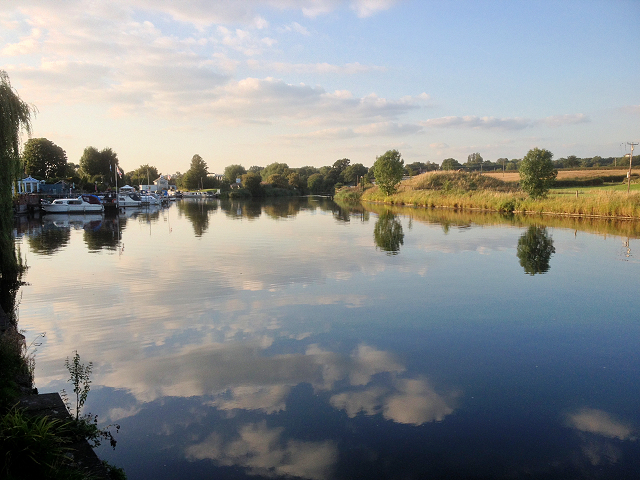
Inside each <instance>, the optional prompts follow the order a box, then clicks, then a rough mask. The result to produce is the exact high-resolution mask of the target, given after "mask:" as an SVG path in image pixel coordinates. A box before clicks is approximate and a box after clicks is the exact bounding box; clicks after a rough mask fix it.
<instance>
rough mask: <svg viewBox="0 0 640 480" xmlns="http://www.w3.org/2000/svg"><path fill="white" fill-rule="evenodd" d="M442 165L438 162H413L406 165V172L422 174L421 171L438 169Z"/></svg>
mask: <svg viewBox="0 0 640 480" xmlns="http://www.w3.org/2000/svg"><path fill="white" fill-rule="evenodd" d="M439 168H440V167H439V165H438V164H437V163H431V162H427V163H423V162H413V163H409V164H407V165H405V166H404V170H405V173H406V174H407V175H410V176H414V175H420V174H421V173H425V172H431V171H433V170H438V169H439Z"/></svg>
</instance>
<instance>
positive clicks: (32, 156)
mask: <svg viewBox="0 0 640 480" xmlns="http://www.w3.org/2000/svg"><path fill="white" fill-rule="evenodd" d="M22 161H23V162H24V168H25V172H26V173H27V174H28V175H31V176H33V177H38V178H42V179H45V178H54V177H55V178H59V177H64V176H65V173H66V171H67V154H66V152H65V151H64V150H63V149H62V148H61V147H59V146H58V145H56V144H55V143H53V142H52V141H51V140H48V139H46V138H31V139H29V140H27V142H26V143H25V144H24V151H23V153H22Z"/></svg>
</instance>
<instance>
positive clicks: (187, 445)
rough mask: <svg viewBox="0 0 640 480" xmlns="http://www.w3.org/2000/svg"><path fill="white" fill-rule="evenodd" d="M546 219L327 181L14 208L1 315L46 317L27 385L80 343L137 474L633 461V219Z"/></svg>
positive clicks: (124, 455)
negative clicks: (71, 206)
mask: <svg viewBox="0 0 640 480" xmlns="http://www.w3.org/2000/svg"><path fill="white" fill-rule="evenodd" d="M549 221H550V222H552V223H550V224H547V226H545V225H543V224H540V223H538V224H535V223H534V222H533V221H532V220H523V221H522V222H523V223H521V221H518V220H504V219H500V218H499V217H496V216H492V217H481V216H480V217H470V216H464V215H456V214H454V213H452V212H428V211H424V210H421V211H419V210H406V211H403V212H391V211H388V210H385V209H384V208H382V207H375V212H367V211H365V210H363V209H361V211H356V212H349V211H347V210H344V209H341V208H339V207H338V206H337V205H335V204H334V203H332V202H331V201H329V200H326V199H298V200H292V201H289V200H284V201H281V202H271V203H264V204H262V203H242V202H236V203H231V202H218V201H215V202H210V203H197V202H187V201H183V202H180V203H177V204H175V205H172V206H171V207H170V208H168V209H165V210H161V211H152V212H144V211H143V212H135V213H131V214H128V215H127V216H120V218H114V219H103V218H102V217H100V216H98V217H71V218H69V217H64V216H62V217H45V218H44V220H43V221H42V222H40V221H35V222H31V223H27V222H26V221H23V222H22V223H21V224H20V226H19V228H18V244H19V245H20V249H21V252H22V255H23V257H26V260H27V264H28V265H29V270H28V272H27V278H26V281H27V282H28V286H25V287H23V289H22V290H21V295H22V298H21V301H20V310H19V314H20V324H19V326H20V328H22V329H24V330H26V332H25V335H26V337H27V340H28V341H31V340H32V339H34V338H36V336H37V334H38V333H41V332H46V336H45V337H44V338H43V339H41V342H42V345H40V346H39V347H37V352H36V384H37V387H38V388H39V390H40V391H41V392H48V391H59V390H61V389H62V388H66V389H67V391H70V390H71V388H70V386H69V385H68V384H66V383H65V382H66V379H67V377H68V373H67V372H66V370H65V368H64V360H65V358H66V357H67V356H71V355H73V351H74V350H78V352H79V353H80V355H81V358H82V360H83V361H85V362H89V361H91V362H93V365H94V368H93V376H92V380H93V383H92V389H91V392H90V394H89V399H88V402H87V405H86V411H87V412H89V411H90V412H92V413H94V414H98V415H99V419H100V420H101V422H103V423H111V422H117V423H119V424H120V425H121V427H122V428H121V430H120V433H119V434H118V435H117V439H118V446H117V448H116V450H115V451H112V450H111V449H110V448H109V447H100V449H99V451H98V453H99V455H100V456H101V457H102V458H105V459H107V460H109V461H110V462H111V463H114V464H116V465H118V466H121V467H123V468H124V469H125V470H126V472H127V474H128V477H129V479H132V480H135V479H173V478H189V479H200V478H202V479H210V478H216V479H241V478H261V477H262V478H280V477H300V478H306V479H318V480H320V479H334V478H335V479H350V478H403V479H410V478H438V477H447V478H509V479H512V478H516V479H517V478H554V479H555V478H558V479H560V478H562V479H568V478H607V479H608V478H611V479H613V478H616V479H617V478H640V443H639V442H638V439H637V436H638V429H639V428H640V353H639V350H640V349H639V345H640V320H639V317H640V315H639V312H640V300H639V295H638V294H639V293H640V292H639V288H638V287H639V280H640V262H639V259H640V256H639V254H640V241H639V240H637V238H638V236H637V235H636V234H635V231H634V229H635V228H636V227H634V226H630V225H629V224H627V225H624V224H622V225H617V226H616V225H610V224H607V225H598V224H582V223H580V222H577V221H571V220H569V221H564V223H562V222H560V221H558V220H549ZM524 222H526V223H524ZM572 222H573V223H572ZM598 231H599V232H600V233H597V232H598ZM629 232H631V233H629Z"/></svg>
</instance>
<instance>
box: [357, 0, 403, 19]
mask: <svg viewBox="0 0 640 480" xmlns="http://www.w3.org/2000/svg"><path fill="white" fill-rule="evenodd" d="M396 3H398V0H354V1H353V2H352V4H351V8H352V9H353V10H355V11H356V13H357V14H358V16H359V17H369V16H371V15H374V14H376V13H378V12H380V11H383V10H388V9H390V8H391V7H393V6H394V5H395V4H396Z"/></svg>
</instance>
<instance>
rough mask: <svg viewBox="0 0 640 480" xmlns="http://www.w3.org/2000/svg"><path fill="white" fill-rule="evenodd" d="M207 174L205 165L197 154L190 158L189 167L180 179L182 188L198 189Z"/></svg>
mask: <svg viewBox="0 0 640 480" xmlns="http://www.w3.org/2000/svg"><path fill="white" fill-rule="evenodd" d="M208 174H209V171H208V167H207V163H206V162H205V161H204V160H203V159H202V157H201V156H200V155H198V154H197V153H196V154H195V155H194V156H193V157H191V166H190V167H189V170H187V171H186V172H185V174H184V175H183V177H182V187H183V188H186V189H188V190H193V189H196V188H199V187H200V186H201V185H202V183H203V182H204V179H205V178H206V176H207V175H208Z"/></svg>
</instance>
